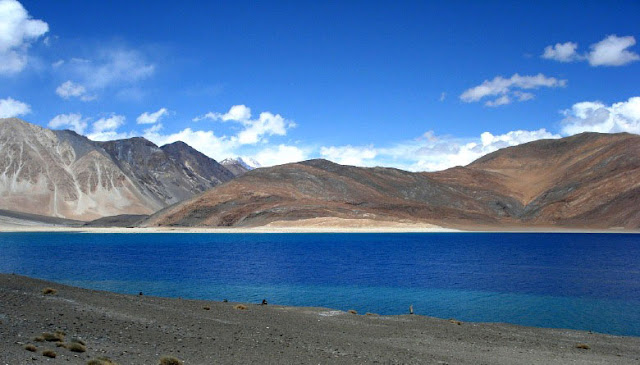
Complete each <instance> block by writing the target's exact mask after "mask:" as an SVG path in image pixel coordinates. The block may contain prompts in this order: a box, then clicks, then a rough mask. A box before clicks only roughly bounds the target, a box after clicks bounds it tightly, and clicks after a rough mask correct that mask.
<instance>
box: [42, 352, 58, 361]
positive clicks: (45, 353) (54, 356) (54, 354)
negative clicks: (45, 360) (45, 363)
mask: <svg viewBox="0 0 640 365" xmlns="http://www.w3.org/2000/svg"><path fill="white" fill-rule="evenodd" d="M42 356H46V357H50V358H52V359H55V358H56V356H58V355H57V354H56V352H55V351H53V350H44V351H42Z"/></svg>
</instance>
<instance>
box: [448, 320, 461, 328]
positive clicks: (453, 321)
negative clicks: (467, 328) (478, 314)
mask: <svg viewBox="0 0 640 365" xmlns="http://www.w3.org/2000/svg"><path fill="white" fill-rule="evenodd" d="M449 322H451V323H453V324H457V325H458V326H461V325H462V322H460V321H458V320H457V319H455V318H449Z"/></svg>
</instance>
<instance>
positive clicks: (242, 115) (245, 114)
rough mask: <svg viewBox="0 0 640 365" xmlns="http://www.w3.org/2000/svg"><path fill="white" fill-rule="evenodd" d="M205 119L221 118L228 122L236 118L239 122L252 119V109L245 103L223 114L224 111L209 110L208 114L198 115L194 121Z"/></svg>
mask: <svg viewBox="0 0 640 365" xmlns="http://www.w3.org/2000/svg"><path fill="white" fill-rule="evenodd" d="M203 119H211V120H221V121H223V122H226V121H228V120H235V121H238V122H245V121H248V120H249V119H251V109H250V108H248V107H247V106H245V105H234V106H232V107H231V108H230V109H229V111H228V112H226V113H224V114H222V113H215V112H208V113H207V114H205V115H203V116H201V117H196V118H193V121H194V122H197V121H200V120H203Z"/></svg>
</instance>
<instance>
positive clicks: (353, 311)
mask: <svg viewBox="0 0 640 365" xmlns="http://www.w3.org/2000/svg"><path fill="white" fill-rule="evenodd" d="M347 312H349V313H351V314H358V312H356V310H355V309H349V310H348V311H347Z"/></svg>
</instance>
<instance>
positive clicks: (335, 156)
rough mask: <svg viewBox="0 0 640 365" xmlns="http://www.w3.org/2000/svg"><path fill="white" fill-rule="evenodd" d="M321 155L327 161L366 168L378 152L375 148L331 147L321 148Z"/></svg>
mask: <svg viewBox="0 0 640 365" xmlns="http://www.w3.org/2000/svg"><path fill="white" fill-rule="evenodd" d="M320 155H321V156H322V157H323V158H326V159H327V160H331V161H333V162H336V163H339V164H342V165H355V166H364V165H367V162H369V161H371V160H373V159H374V158H375V157H376V156H377V155H378V152H377V151H376V150H375V149H374V148H373V146H357V147H354V146H351V145H347V146H339V147H336V146H331V147H321V148H320Z"/></svg>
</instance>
